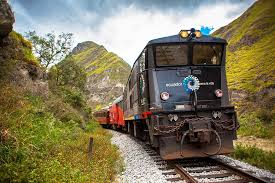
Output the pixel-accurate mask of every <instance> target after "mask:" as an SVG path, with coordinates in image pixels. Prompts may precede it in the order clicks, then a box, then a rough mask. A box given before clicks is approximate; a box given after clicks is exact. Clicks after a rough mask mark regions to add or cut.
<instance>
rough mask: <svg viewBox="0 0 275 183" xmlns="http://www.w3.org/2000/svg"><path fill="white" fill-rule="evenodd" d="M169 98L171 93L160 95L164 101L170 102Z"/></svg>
mask: <svg viewBox="0 0 275 183" xmlns="http://www.w3.org/2000/svg"><path fill="white" fill-rule="evenodd" d="M169 97H170V95H169V93H168V92H162V93H161V94H160V98H161V99H162V100H164V101H165V100H168V99H169Z"/></svg>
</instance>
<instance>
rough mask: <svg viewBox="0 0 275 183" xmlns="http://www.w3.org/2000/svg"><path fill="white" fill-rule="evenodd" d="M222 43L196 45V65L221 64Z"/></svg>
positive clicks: (194, 54) (194, 57) (194, 50)
mask: <svg viewBox="0 0 275 183" xmlns="http://www.w3.org/2000/svg"><path fill="white" fill-rule="evenodd" d="M221 58H222V45H194V47H193V64H194V65H220V63H221Z"/></svg>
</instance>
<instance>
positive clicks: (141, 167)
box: [110, 130, 167, 183]
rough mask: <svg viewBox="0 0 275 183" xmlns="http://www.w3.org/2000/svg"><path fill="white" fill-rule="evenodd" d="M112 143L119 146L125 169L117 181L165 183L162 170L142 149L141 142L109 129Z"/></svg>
mask: <svg viewBox="0 0 275 183" xmlns="http://www.w3.org/2000/svg"><path fill="white" fill-rule="evenodd" d="M110 133H112V134H113V137H112V143H113V144H115V145H117V146H118V147H119V150H120V152H121V155H122V157H123V158H124V163H125V171H124V172H122V173H121V175H119V176H118V178H117V181H118V182H123V183H124V182H125V183H126V182H127V183H134V182H142V183H147V182H148V183H149V182H150V183H164V182H165V183H166V182H167V181H166V180H165V177H164V175H163V174H162V171H161V170H159V169H158V167H159V166H157V165H156V163H155V162H154V160H153V158H152V157H150V156H149V155H148V153H147V152H146V151H145V150H144V148H143V145H142V142H139V141H136V140H134V139H133V138H131V137H130V136H129V135H127V134H122V133H119V132H116V131H112V130H110Z"/></svg>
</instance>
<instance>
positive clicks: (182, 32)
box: [180, 30, 189, 38]
mask: <svg viewBox="0 0 275 183" xmlns="http://www.w3.org/2000/svg"><path fill="white" fill-rule="evenodd" d="M188 35H189V34H188V32H187V31H184V30H182V31H180V36H181V37H182V38H187V37H188Z"/></svg>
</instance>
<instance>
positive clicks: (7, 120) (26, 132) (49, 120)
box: [0, 32, 122, 182]
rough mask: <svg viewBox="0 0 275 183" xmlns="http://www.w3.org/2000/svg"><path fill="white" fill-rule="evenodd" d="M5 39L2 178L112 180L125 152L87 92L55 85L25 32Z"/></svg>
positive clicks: (0, 61)
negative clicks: (94, 113) (95, 113)
mask: <svg viewBox="0 0 275 183" xmlns="http://www.w3.org/2000/svg"><path fill="white" fill-rule="evenodd" d="M1 41H2V40H0V42H1ZM2 43H3V44H0V182H112V180H113V179H114V175H115V173H116V172H117V171H119V168H121V167H122V164H120V163H119V162H118V161H117V160H119V159H120V156H119V153H118V151H117V148H116V147H115V146H113V145H112V144H111V142H110V138H111V135H110V134H108V133H107V132H106V131H104V130H102V129H101V128H100V127H99V126H98V125H97V123H96V122H95V121H93V119H92V118H91V115H90V110H89V107H88V106H87V103H86V102H85V100H83V98H85V96H83V93H81V92H79V91H77V90H75V89H74V88H73V87H70V86H62V87H60V86H56V87H54V88H53V87H51V88H49V87H48V81H47V80H46V78H44V75H45V74H44V71H43V69H42V68H41V67H40V65H39V63H38V62H37V60H36V58H35V57H34V56H33V54H32V51H31V43H30V42H28V41H27V40H25V39H24V38H23V37H22V36H21V35H20V34H18V33H16V32H12V33H10V35H9V37H6V38H5V42H2ZM90 137H93V138H94V145H93V154H92V158H91V159H90V158H89V157H88V151H87V149H88V143H89V138H90Z"/></svg>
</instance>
